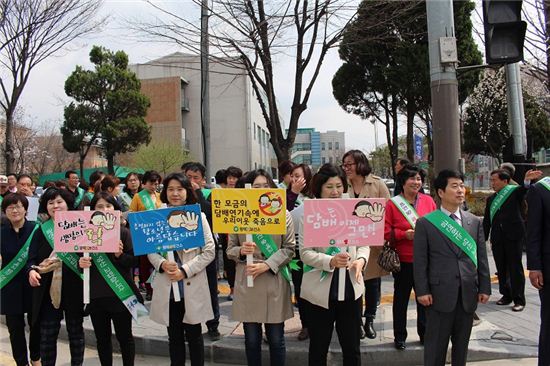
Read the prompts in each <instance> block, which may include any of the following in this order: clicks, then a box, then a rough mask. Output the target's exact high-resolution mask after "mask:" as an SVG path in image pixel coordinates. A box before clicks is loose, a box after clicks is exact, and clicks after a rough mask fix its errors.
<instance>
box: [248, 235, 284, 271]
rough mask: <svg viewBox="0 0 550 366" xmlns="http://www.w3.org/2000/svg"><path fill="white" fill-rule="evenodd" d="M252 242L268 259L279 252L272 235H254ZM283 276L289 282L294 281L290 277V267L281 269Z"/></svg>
mask: <svg viewBox="0 0 550 366" xmlns="http://www.w3.org/2000/svg"><path fill="white" fill-rule="evenodd" d="M252 240H253V241H254V243H255V244H256V245H257V246H258V247H259V248H260V250H261V251H262V253H263V255H265V257H266V258H269V257H271V256H272V255H273V254H274V253H275V252H276V251H278V250H279V248H278V247H277V244H275V242H274V241H273V238H272V237H271V236H270V235H262V234H253V235H252ZM280 272H281V274H282V275H283V277H284V278H285V280H287V281H288V282H290V281H291V280H292V279H291V277H290V271H289V270H288V266H284V267H283V268H281V269H280Z"/></svg>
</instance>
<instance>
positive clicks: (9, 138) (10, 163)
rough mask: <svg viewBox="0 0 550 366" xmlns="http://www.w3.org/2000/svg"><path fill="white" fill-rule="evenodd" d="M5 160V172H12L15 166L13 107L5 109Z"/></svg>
mask: <svg viewBox="0 0 550 366" xmlns="http://www.w3.org/2000/svg"><path fill="white" fill-rule="evenodd" d="M4 159H5V162H6V174H9V173H13V169H14V167H15V156H14V154H13V109H11V108H8V110H7V111H6V145H5V151H4Z"/></svg>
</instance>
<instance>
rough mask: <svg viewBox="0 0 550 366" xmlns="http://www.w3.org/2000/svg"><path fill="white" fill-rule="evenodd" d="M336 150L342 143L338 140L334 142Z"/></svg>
mask: <svg viewBox="0 0 550 366" xmlns="http://www.w3.org/2000/svg"><path fill="white" fill-rule="evenodd" d="M334 150H340V143H339V142H338V141H336V142H335V143H334Z"/></svg>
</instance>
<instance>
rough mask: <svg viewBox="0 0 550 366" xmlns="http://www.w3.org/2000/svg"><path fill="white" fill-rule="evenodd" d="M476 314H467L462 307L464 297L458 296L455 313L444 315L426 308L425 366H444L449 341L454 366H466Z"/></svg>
mask: <svg viewBox="0 0 550 366" xmlns="http://www.w3.org/2000/svg"><path fill="white" fill-rule="evenodd" d="M473 321H474V313H467V312H465V311H464V308H463V306H462V296H461V295H460V292H459V296H458V300H457V303H456V307H455V309H454V310H453V311H451V312H448V313H443V312H440V311H436V310H434V309H433V307H430V306H428V307H426V336H425V340H424V366H444V365H445V357H446V355H447V348H448V346H449V339H451V342H452V344H453V348H452V353H451V363H452V365H453V366H463V365H466V359H467V356H468V343H469V341H470V333H471V332H472V324H473Z"/></svg>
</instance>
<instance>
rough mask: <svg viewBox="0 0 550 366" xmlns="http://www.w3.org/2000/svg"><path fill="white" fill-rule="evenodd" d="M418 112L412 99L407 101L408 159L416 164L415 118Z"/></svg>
mask: <svg viewBox="0 0 550 366" xmlns="http://www.w3.org/2000/svg"><path fill="white" fill-rule="evenodd" d="M415 115H416V111H415V108H414V104H413V102H412V99H409V100H408V101H407V159H409V161H410V162H413V163H414V117H415Z"/></svg>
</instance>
